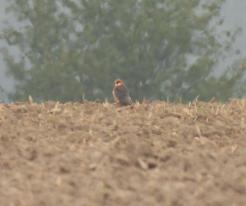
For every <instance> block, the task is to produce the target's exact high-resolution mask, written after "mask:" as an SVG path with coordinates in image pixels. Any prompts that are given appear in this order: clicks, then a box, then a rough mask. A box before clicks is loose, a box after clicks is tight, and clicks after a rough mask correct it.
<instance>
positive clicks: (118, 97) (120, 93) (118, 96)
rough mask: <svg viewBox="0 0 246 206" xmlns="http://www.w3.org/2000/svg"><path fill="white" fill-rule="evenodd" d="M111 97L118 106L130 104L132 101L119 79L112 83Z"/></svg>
mask: <svg viewBox="0 0 246 206" xmlns="http://www.w3.org/2000/svg"><path fill="white" fill-rule="evenodd" d="M113 97H114V100H115V102H116V103H117V104H119V105H120V106H127V105H130V104H132V99H131V97H130V95H129V92H128V89H127V88H126V86H125V84H124V81H123V80H121V79H116V80H115V81H114V89H113Z"/></svg>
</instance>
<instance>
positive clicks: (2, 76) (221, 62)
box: [0, 0, 246, 101]
mask: <svg viewBox="0 0 246 206" xmlns="http://www.w3.org/2000/svg"><path fill="white" fill-rule="evenodd" d="M13 3H15V1H13V0H12V1H7V0H0V30H1V31H4V29H5V28H7V27H8V26H11V27H13V28H17V30H18V28H21V25H22V23H20V22H17V21H16V19H15V18H14V17H13V13H12V14H11V13H8V12H6V8H7V7H8V6H9V5H10V4H13ZM245 10H246V1H242V0H226V1H225V3H223V4H222V6H221V8H220V14H219V15H218V16H217V17H216V21H220V24H219V26H218V27H216V28H215V34H214V35H215V36H216V35H220V33H222V32H224V33H226V34H229V35H231V34H232V33H233V32H235V31H239V32H237V34H236V35H235V37H236V38H235V41H233V44H232V45H231V46H230V49H228V51H227V52H225V53H223V55H221V56H220V57H219V58H218V59H217V62H216V63H215V66H214V68H215V69H214V71H213V73H214V75H215V76H219V75H220V74H222V73H223V71H225V70H226V68H228V67H231V69H232V70H233V65H238V64H239V65H244V59H245V57H246V41H245V40H246V14H245ZM238 29H240V30H238ZM222 39H223V38H222ZM0 48H1V49H2V48H8V49H9V51H10V53H11V54H12V55H13V56H15V57H16V56H17V57H18V55H19V53H18V49H16V48H15V47H14V46H13V45H12V46H10V45H8V44H7V43H6V41H5V40H4V39H1V40H0ZM3 59H4V58H3V56H2V55H1V57H0V64H1V67H0V86H1V87H2V89H3V90H4V91H5V93H8V92H13V91H15V90H16V88H15V83H16V80H15V78H14V76H13V75H7V74H6V72H7V71H8V66H7V65H6V63H5V62H4V60H3ZM191 59H192V58H191ZM191 61H192V60H191ZM237 61H238V62H240V61H242V63H241V62H240V63H238V64H237ZM235 62H236V63H235ZM95 70H96V69H95ZM96 72H98V71H96ZM119 74H123V75H122V77H124V78H125V79H126V80H128V74H125V73H124V72H119ZM243 74H245V73H242V74H241V75H243ZM130 75H131V74H129V76H130ZM85 76H86V78H90V77H87V75H85ZM116 76H117V75H116ZM75 78H78V76H76V77H75ZM109 79H110V78H109ZM107 80H108V79H105V81H107ZM110 81H111V79H110ZM132 81H133V79H129V80H128V81H127V82H128V83H129V82H130V83H129V84H130V85H129V87H130V88H129V89H130V91H131V88H133V89H132V90H134V84H133V83H132ZM139 81H140V83H139V85H140V86H139V87H140V88H144V87H142V86H141V85H142V84H144V83H143V82H142V81H141V80H139ZM162 81H163V82H165V81H167V80H162ZM145 82H148V80H146V81H145ZM131 84H132V85H131ZM159 84H161V83H160V82H159ZM146 85H148V83H146ZM163 85H164V84H163ZM241 86H243V85H241ZM109 87H110V86H108V87H105V90H109ZM99 88H100V86H99ZM163 88H165V87H164V86H163ZM209 89H211V88H208V90H209ZM167 90H168V89H166V91H167ZM26 91H28V92H29V91H30V92H29V93H31V90H26ZM138 91H139V89H138V90H136V91H133V94H134V92H135V93H137V92H138ZM184 91H185V90H182V93H180V94H181V95H180V96H182V95H183V94H184V95H185V92H184ZM243 91H244V90H243ZM79 92H80V91H78V93H77V94H81V96H82V95H84V93H85V95H86V90H85V91H83V88H82V89H81V93H79ZM100 92H101V91H100V89H98V90H97V89H95V90H93V92H91V94H90V95H89V99H97V98H99V99H101V98H104V97H105V98H109V94H110V92H106V93H105V94H101V93H102V92H101V93H100ZM161 92H163V93H164V92H165V90H164V91H161ZM20 93H21V92H20ZM88 93H89V92H88ZM146 93H147V92H146ZM150 93H151V92H150ZM170 93H171V92H170ZM21 94H22V93H21ZM231 94H232V93H231ZM231 94H230V95H231ZM23 95H24V96H27V93H25V94H24V93H23ZM23 95H22V96H21V95H19V94H18V95H16V96H14V95H10V96H9V98H8V99H10V100H11V101H12V100H18V99H25V98H23ZM61 95H62V93H61ZM198 95H200V94H199V93H196V94H194V95H190V96H189V98H193V97H194V96H198ZM32 96H35V95H33V94H32ZM135 96H137V95H135ZM146 96H147V97H149V98H152V96H151V95H148V94H147V95H146ZM169 96H170V95H169ZM169 96H168V95H167V96H165V95H164V96H162V95H159V96H153V99H163V97H164V98H167V97H169ZM215 96H216V95H215ZM231 96H234V95H231ZM143 97H144V94H141V95H139V96H138V98H143ZM211 97H212V96H211V95H210V94H209V95H207V96H206V95H205V97H204V99H205V100H206V99H208V98H211ZM227 97H229V96H226V97H225V98H222V99H226V98H227ZM235 97H237V95H235ZM238 97H245V93H244V92H241V93H240V95H238ZM79 98H80V97H78V99H79ZM189 98H188V99H189ZM37 99H40V100H42V99H43V100H47V99H49V95H46V96H45V95H44V97H43V98H42V96H38V95H37ZM51 99H52V98H51ZM55 99H58V100H59V97H58V98H55ZM6 100H7V98H6V96H5V97H2V101H6ZM62 100H77V98H76V97H71V98H70V97H69V96H68V97H67V98H66V99H62Z"/></svg>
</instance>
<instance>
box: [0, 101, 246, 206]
mask: <svg viewBox="0 0 246 206" xmlns="http://www.w3.org/2000/svg"><path fill="white" fill-rule="evenodd" d="M0 205H2V206H36V205H37V206H53V205H54V206H55V205H57V206H63V205H64V206H65V205H69V206H80V205H81V206H96V205H105V206H123V205H126V206H129V205H132V206H150V205H165V206H169V205H172V206H183V205H184V206H200V205H201V206H202V205H211V206H213V205H214V206H220V205H221V206H238V205H240V206H245V205H246V101H245V100H232V101H231V102H228V103H226V104H222V103H216V102H210V103H204V102H192V103H191V104H171V103H167V102H152V103H142V104H138V103H136V104H134V105H133V106H130V107H116V106H115V105H112V104H109V103H95V102H87V103H66V104H59V103H56V102H46V103H43V104H36V103H15V104H0Z"/></svg>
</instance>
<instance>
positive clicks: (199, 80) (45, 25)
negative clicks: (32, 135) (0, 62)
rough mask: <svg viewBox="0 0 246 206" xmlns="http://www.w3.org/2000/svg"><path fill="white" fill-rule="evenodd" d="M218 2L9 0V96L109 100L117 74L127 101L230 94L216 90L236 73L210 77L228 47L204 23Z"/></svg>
mask: <svg viewBox="0 0 246 206" xmlns="http://www.w3.org/2000/svg"><path fill="white" fill-rule="evenodd" d="M222 4H223V0H213V1H207V2H206V1H203V0H182V1H180V0H156V1H153V0H137V1H135V0H124V1H115V0H66V1H60V0H53V1H50V0H38V1H36V0H14V3H13V4H12V5H11V6H10V7H9V9H8V12H12V13H13V14H14V15H15V17H16V19H17V21H18V22H19V25H21V26H20V28H15V27H13V26H10V27H9V28H8V29H6V30H5V31H4V33H3V35H2V39H5V40H6V42H7V43H8V45H9V48H11V49H12V48H17V49H19V52H20V54H21V55H20V56H18V58H16V57H15V55H11V52H10V49H8V48H7V49H6V50H5V51H4V52H3V53H4V58H5V61H6V63H7V66H8V72H9V74H10V75H11V76H13V77H14V78H15V79H16V80H17V84H16V92H15V93H13V94H11V98H12V99H14V100H16V99H25V98H26V97H27V96H28V95H29V94H30V95H32V96H33V98H34V99H36V100H40V101H41V100H61V101H67V100H78V99H79V98H81V96H82V95H85V97H86V98H87V99H97V98H109V97H111V91H112V86H113V85H112V83H113V80H114V79H115V78H123V79H125V80H126V82H127V86H128V88H129V90H130V92H131V95H132V96H133V98H134V99H142V98H144V97H145V98H153V99H155V98H158V99H166V98H169V99H170V100H175V99H176V98H183V99H184V100H190V99H194V98H195V97H196V96H198V95H199V96H200V98H201V99H205V100H206V99H209V98H211V97H212V96H217V97H219V98H222V99H226V98H227V97H229V96H231V95H232V92H233V91H232V90H231V89H230V90H228V91H227V93H226V94H224V93H223V92H221V91H225V90H226V88H234V86H235V83H237V82H238V81H230V79H232V78H240V75H236V76H235V77H229V78H224V75H222V77H220V78H214V77H213V76H212V72H213V68H214V65H215V63H216V60H217V59H218V57H219V55H220V53H221V52H223V51H224V49H226V48H227V47H228V45H227V43H226V45H225V43H224V42H225V41H224V42H223V45H222V44H220V43H219V41H218V39H216V37H215V35H214V28H213V27H212V26H211V25H212V21H213V20H214V18H215V17H216V16H217V15H218V14H219V11H220V8H221V5H222ZM225 36H226V35H225ZM227 37H228V35H227ZM230 39H231V38H230V35H229V37H228V40H230ZM232 75H233V74H232ZM221 81H222V82H221Z"/></svg>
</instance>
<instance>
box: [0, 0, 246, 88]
mask: <svg viewBox="0 0 246 206" xmlns="http://www.w3.org/2000/svg"><path fill="white" fill-rule="evenodd" d="M8 2H10V1H8V0H0V31H1V30H2V29H3V27H4V24H5V21H6V19H7V17H6V15H5V13H4V10H5V8H6V5H7V3H8ZM245 11H246V0H227V1H226V3H225V4H224V6H223V8H222V11H221V16H222V18H223V19H224V24H223V30H233V29H235V28H237V27H241V28H242V29H243V31H242V33H241V34H240V36H239V37H238V39H237V41H236V42H235V45H234V49H233V50H232V52H231V54H229V55H228V57H227V58H226V60H225V61H223V63H222V64H221V65H220V66H219V67H218V69H221V68H223V67H226V65H228V64H230V63H232V62H233V59H235V57H237V58H238V57H241V56H242V57H246V13H245ZM2 45H3V44H2V42H0V48H1V46H2ZM237 49H240V51H241V53H240V55H236V54H235V53H236V50H237ZM0 65H1V67H0V86H2V87H3V88H4V89H10V88H11V87H12V85H13V81H11V80H10V79H9V78H7V77H6V75H5V74H4V73H5V68H4V64H3V61H2V58H1V56H0Z"/></svg>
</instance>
